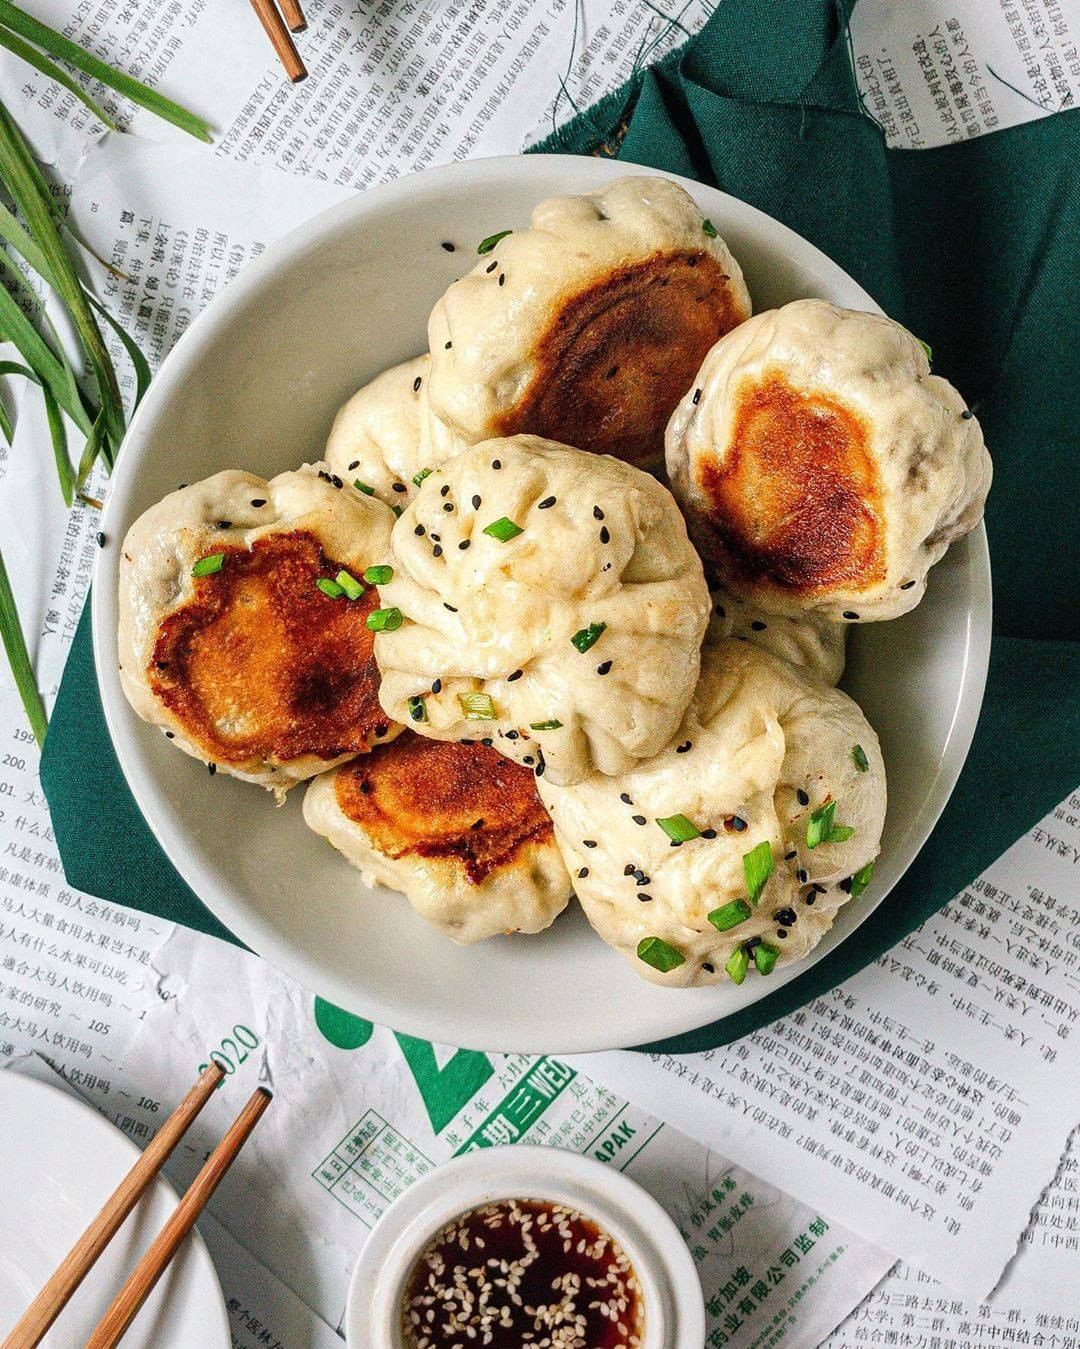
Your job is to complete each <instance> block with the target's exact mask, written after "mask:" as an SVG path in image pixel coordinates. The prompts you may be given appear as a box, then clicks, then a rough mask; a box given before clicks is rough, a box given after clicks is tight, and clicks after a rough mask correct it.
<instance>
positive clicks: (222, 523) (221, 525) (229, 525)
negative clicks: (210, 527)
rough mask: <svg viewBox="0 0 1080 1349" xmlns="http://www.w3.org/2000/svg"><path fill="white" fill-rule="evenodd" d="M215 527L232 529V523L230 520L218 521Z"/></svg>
mask: <svg viewBox="0 0 1080 1349" xmlns="http://www.w3.org/2000/svg"><path fill="white" fill-rule="evenodd" d="M217 527H218V529H232V521H231V520H219V521H218V522H217Z"/></svg>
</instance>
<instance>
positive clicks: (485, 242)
mask: <svg viewBox="0 0 1080 1349" xmlns="http://www.w3.org/2000/svg"><path fill="white" fill-rule="evenodd" d="M513 232H514V231H513V230H500V231H499V232H498V234H489V235H488V237H487V238H486V239H481V240H480V242H479V243H478V244H477V245H476V251H477V252H478V253H479V254H480V256H481V257H483V256H484V254H485V253H490V252H491V250H492V249H493V248H494V247H495V245H496V244H497V243H498V242H499V240H500V239H505V238H506V236H507V235H508V234H513Z"/></svg>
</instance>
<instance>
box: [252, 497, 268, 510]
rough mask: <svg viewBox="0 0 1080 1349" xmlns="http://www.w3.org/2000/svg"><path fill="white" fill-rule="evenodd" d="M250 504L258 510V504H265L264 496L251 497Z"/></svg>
mask: <svg viewBox="0 0 1080 1349" xmlns="http://www.w3.org/2000/svg"><path fill="white" fill-rule="evenodd" d="M251 504H252V505H253V506H254V507H255V509H256V510H258V509H259V507H260V506H265V505H266V498H265V497H255V498H253V500H252V502H251Z"/></svg>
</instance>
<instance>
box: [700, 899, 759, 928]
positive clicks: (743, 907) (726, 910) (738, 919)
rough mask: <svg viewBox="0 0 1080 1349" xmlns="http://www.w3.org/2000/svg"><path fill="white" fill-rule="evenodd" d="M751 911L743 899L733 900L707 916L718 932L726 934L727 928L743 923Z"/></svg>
mask: <svg viewBox="0 0 1080 1349" xmlns="http://www.w3.org/2000/svg"><path fill="white" fill-rule="evenodd" d="M752 912H753V910H752V909H751V908H750V905H749V904H747V902H746V900H745V899H733V900H732V901H731V903H730V904H722V905H721V906H720V908H718V909H713V911H712V913H710V914H709V922H710V923H712V925H713V927H714V928H716V930H717V931H718V932H727V931H728V930H729V928H733V927H738V926H739V924H740V923H745V922H746V920H747V919H748V918H749V917H750V914H751V913H752Z"/></svg>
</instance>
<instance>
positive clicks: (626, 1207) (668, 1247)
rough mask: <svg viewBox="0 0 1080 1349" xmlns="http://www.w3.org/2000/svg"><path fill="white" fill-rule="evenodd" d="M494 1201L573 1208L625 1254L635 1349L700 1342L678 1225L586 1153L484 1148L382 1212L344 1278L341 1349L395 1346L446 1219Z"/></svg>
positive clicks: (694, 1293) (701, 1325) (689, 1265)
mask: <svg viewBox="0 0 1080 1349" xmlns="http://www.w3.org/2000/svg"><path fill="white" fill-rule="evenodd" d="M500 1199H537V1200H546V1201H547V1202H549V1203H553V1204H562V1205H564V1206H565V1207H567V1208H570V1209H576V1210H577V1211H578V1212H579V1213H581V1214H582V1215H583V1216H584V1217H586V1218H591V1219H592V1220H593V1221H594V1222H596V1223H597V1224H598V1225H599V1226H600V1227H602V1228H604V1229H606V1230H607V1231H608V1232H609V1233H610V1234H611V1235H612V1236H613V1237H614V1238H615V1239H616V1241H617V1242H618V1243H619V1245H620V1246H621V1247H622V1248H623V1250H624V1251H625V1252H626V1254H627V1256H628V1257H629V1260H630V1264H631V1265H632V1266H633V1269H634V1272H635V1274H636V1275H637V1277H638V1283H639V1285H640V1288H641V1302H642V1305H643V1307H644V1309H645V1333H644V1337H643V1339H642V1342H641V1349H701V1346H702V1345H703V1344H704V1343H705V1307H704V1302H703V1299H702V1293H701V1284H700V1282H699V1280H698V1276H697V1270H696V1269H695V1267H694V1261H693V1259H692V1258H691V1255H690V1251H689V1249H688V1248H687V1245H686V1242H685V1241H684V1240H683V1238H682V1236H681V1235H680V1233H679V1229H678V1228H677V1227H676V1226H675V1224H674V1223H673V1222H672V1220H671V1219H670V1218H669V1217H668V1215H667V1214H666V1213H665V1212H664V1210H663V1209H662V1208H661V1207H660V1205H659V1204H658V1203H657V1202H656V1200H655V1199H653V1197H652V1196H651V1195H650V1194H648V1193H647V1192H646V1191H645V1190H643V1189H642V1187H641V1186H640V1185H638V1184H637V1182H636V1181H633V1180H631V1179H630V1178H629V1176H624V1175H623V1174H622V1173H621V1172H619V1171H614V1170H612V1169H611V1168H610V1167H608V1166H605V1165H604V1164H603V1162H597V1161H594V1160H593V1159H592V1158H591V1157H581V1156H578V1155H577V1154H576V1153H572V1152H562V1151H561V1150H560V1149H558V1148H545V1147H529V1146H517V1147H500V1148H483V1149H480V1150H478V1151H476V1152H470V1153H466V1154H465V1155H464V1156H462V1157H455V1158H454V1160H453V1161H450V1162H447V1163H446V1164H445V1165H444V1166H440V1167H437V1168H436V1169H435V1170H434V1171H429V1172H428V1174H427V1175H426V1176H423V1177H422V1178H421V1179H420V1180H418V1181H416V1182H415V1183H414V1184H413V1185H411V1186H410V1187H409V1189H408V1190H407V1191H406V1192H405V1194H403V1195H402V1196H401V1198H400V1199H398V1200H397V1201H396V1202H395V1203H394V1204H392V1205H391V1207H390V1208H389V1209H387V1211H386V1212H385V1213H384V1214H383V1216H382V1217H381V1218H380V1219H379V1221H378V1222H377V1223H376V1224H375V1227H374V1228H373V1229H372V1232H371V1235H370V1236H369V1237H368V1239H367V1241H366V1243H365V1244H364V1249H363V1252H362V1254H361V1256H360V1260H359V1263H358V1264H357V1266H356V1269H355V1270H354V1271H353V1276H352V1281H351V1283H350V1285H349V1300H348V1305H347V1308H346V1312H345V1337H346V1341H347V1343H348V1344H349V1346H350V1349H403V1345H404V1338H403V1336H402V1333H401V1299H402V1293H403V1290H404V1288H405V1287H406V1283H407V1280H408V1276H409V1273H410V1271H411V1270H412V1267H413V1264H414V1263H415V1261H416V1259H417V1257H418V1256H419V1255H420V1254H421V1252H422V1251H423V1250H424V1248H425V1247H426V1246H427V1244H428V1242H429V1241H430V1240H431V1238H432V1237H433V1236H434V1235H435V1234H436V1233H437V1232H438V1231H439V1229H440V1228H442V1227H443V1226H444V1225H445V1224H446V1223H448V1222H449V1221H450V1220H451V1219H453V1218H456V1217H458V1216H459V1215H460V1214H463V1213H466V1212H468V1211H469V1210H470V1209H474V1208H478V1207H480V1206H482V1205H484V1204H490V1203H494V1202H496V1201H498V1200H500Z"/></svg>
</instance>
